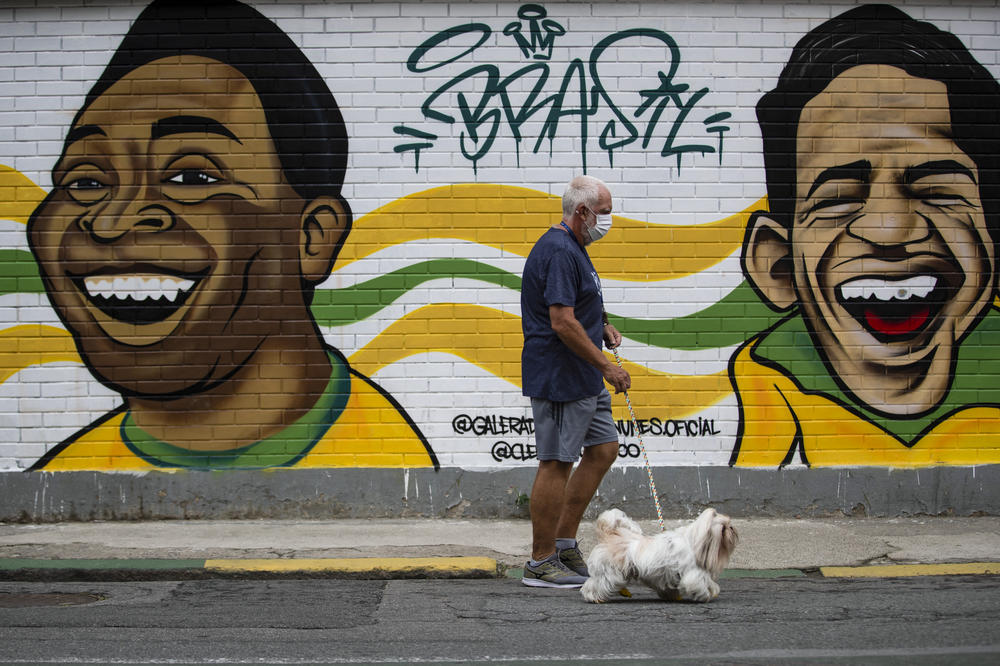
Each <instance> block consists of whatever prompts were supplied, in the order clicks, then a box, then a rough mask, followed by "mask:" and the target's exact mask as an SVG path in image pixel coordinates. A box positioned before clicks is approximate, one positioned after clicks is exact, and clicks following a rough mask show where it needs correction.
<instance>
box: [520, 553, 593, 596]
mask: <svg viewBox="0 0 1000 666" xmlns="http://www.w3.org/2000/svg"><path fill="white" fill-rule="evenodd" d="M586 582H587V579H586V578H584V577H583V576H580V575H579V574H576V573H574V572H573V571H570V570H569V569H568V568H567V567H566V565H565V564H563V563H562V562H560V561H559V557H558V556H556V555H553V556H552V557H550V558H548V559H547V560H543V561H542V562H541V563H539V565H538V566H537V567H533V566H531V562H528V563H526V564H525V565H524V575H523V576H522V577H521V583H522V584H524V585H527V586H528V587H561V588H566V589H573V588H578V587H583V584H584V583H586Z"/></svg>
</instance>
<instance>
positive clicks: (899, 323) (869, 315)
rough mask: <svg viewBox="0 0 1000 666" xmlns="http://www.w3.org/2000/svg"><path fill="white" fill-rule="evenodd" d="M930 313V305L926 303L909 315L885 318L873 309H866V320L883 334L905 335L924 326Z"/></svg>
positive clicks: (871, 326)
mask: <svg viewBox="0 0 1000 666" xmlns="http://www.w3.org/2000/svg"><path fill="white" fill-rule="evenodd" d="M930 313H931V309H930V307H928V306H926V305H925V306H923V307H919V308H917V309H916V310H914V311H913V313H912V314H910V316H909V317H905V318H896V317H893V318H892V319H883V318H882V317H880V316H879V315H878V314H877V313H875V312H874V311H873V310H865V322H866V323H867V324H868V326H869V327H870V328H872V329H873V330H875V331H876V332H878V333H881V334H882V335H905V334H908V333H913V332H914V331H916V330H917V329H918V328H920V327H921V326H923V325H924V323H926V321H927V317H929V316H930Z"/></svg>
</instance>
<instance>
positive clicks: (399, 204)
mask: <svg viewBox="0 0 1000 666" xmlns="http://www.w3.org/2000/svg"><path fill="white" fill-rule="evenodd" d="M766 207H767V200H766V198H763V199H760V200H759V201H756V202H754V204H753V205H752V206H749V207H748V208H746V209H745V210H742V211H739V212H737V213H734V214H732V215H729V216H727V217H725V218H723V219H721V220H718V221H715V222H708V223H705V224H695V225H672V224H653V223H648V222H640V221H638V220H632V219H629V218H626V217H622V216H620V215H616V216H614V225H613V226H612V227H611V232H610V233H609V234H608V235H607V237H606V238H604V239H603V240H602V241H601V242H600V243H595V244H594V245H592V246H591V247H589V248H587V251H588V252H589V253H590V258H591V259H592V260H593V262H594V266H595V268H596V269H597V272H598V273H599V274H600V275H601V277H602V278H604V279H607V280H624V281H634V282H656V281H662V280H669V279H674V278H679V277H684V276H687V275H692V274H694V273H699V272H701V271H703V270H705V269H707V268H710V267H712V266H714V265H715V264H717V263H719V262H720V261H722V260H723V259H725V258H726V257H728V256H730V255H731V254H732V253H733V252H735V251H736V250H737V249H739V247H740V245H741V244H742V242H743V233H744V230H745V229H746V224H747V220H748V219H749V218H750V215H751V214H752V213H753V211H754V210H757V209H760V208H766ZM561 216H562V205H561V200H560V197H556V196H552V195H550V194H548V193H546V192H540V191H538V190H532V189H528V188H524V187H515V186H512V185H495V184H487V183H470V184H457V185H446V186H443V187H436V188H431V189H429V190H424V191H423V192H417V193H415V194H411V195H409V196H405V197H401V198H399V199H396V200H395V201H392V202H390V203H388V204H386V205H384V206H381V207H380V208H376V209H375V210H373V211H372V212H370V213H368V214H366V215H363V216H361V217H360V218H358V219H357V220H355V221H354V226H353V227H352V228H351V233H350V235H349V236H348V238H347V242H346V243H345V244H344V247H343V249H342V250H341V252H340V254H339V255H338V257H337V265H336V268H338V269H339V268H343V267H344V266H347V265H349V264H351V263H352V262H354V261H358V260H359V259H363V258H365V257H367V256H369V255H371V254H373V253H375V252H378V251H379V250H382V249H384V248H387V247H390V246H393V245H398V244H401V243H407V242H410V241H418V240H425V239H438V238H448V239H454V240H459V241H468V242H471V243H478V244H480V245H487V246H489V247H493V248H496V249H499V250H503V251H504V252H510V253H512V254H516V255H519V256H522V257H526V256H528V253H529V252H530V251H531V248H532V246H533V245H534V243H535V241H536V240H538V237H539V236H541V235H542V233H543V232H544V231H545V230H546V229H547V228H549V227H550V226H552V225H553V224H554V223H556V222H558V221H559V219H560V217H561Z"/></svg>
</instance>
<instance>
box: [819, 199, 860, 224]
mask: <svg viewBox="0 0 1000 666" xmlns="http://www.w3.org/2000/svg"><path fill="white" fill-rule="evenodd" d="M863 206H864V201H862V200H860V199H825V200H823V201H820V202H819V203H817V204H816V205H815V206H813V207H812V208H811V209H810V210H809V213H810V214H812V215H815V216H816V217H818V218H822V219H831V218H838V217H844V216H846V215H853V214H854V213H857V212H858V211H859V210H861V208H862V207H863Z"/></svg>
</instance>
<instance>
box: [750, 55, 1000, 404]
mask: <svg viewBox="0 0 1000 666" xmlns="http://www.w3.org/2000/svg"><path fill="white" fill-rule="evenodd" d="M796 146H797V149H796V152H797V162H796V174H797V184H796V191H795V198H796V202H795V210H794V218H793V221H792V227H791V228H790V229H789V228H786V227H785V226H783V225H781V224H779V223H778V222H777V221H775V220H773V219H770V218H769V217H767V216H766V215H759V216H757V217H756V218H755V220H754V222H753V224H752V227H751V228H750V229H749V231H748V236H747V238H748V240H747V245H746V249H745V257H744V261H745V269H746V271H747V274H748V276H749V277H750V279H751V280H752V281H753V283H754V285H755V286H756V287H757V289H758V290H759V292H760V293H761V294H762V295H764V296H765V297H766V298H767V299H768V300H769V301H771V303H772V304H774V305H775V306H776V307H779V308H784V309H787V308H791V307H793V306H794V305H798V306H799V308H800V311H801V314H802V315H803V317H804V318H805V320H806V322H807V326H808V328H809V330H810V333H811V334H812V337H813V341H814V343H815V345H816V347H817V349H819V350H820V353H821V355H822V356H823V357H824V358H825V359H826V361H827V363H828V367H829V368H830V369H831V372H832V374H833V375H834V377H835V378H836V379H837V381H838V382H839V383H840V384H841V385H842V386H843V387H844V388H845V390H847V391H848V392H849V393H850V394H852V395H854V396H855V398H856V399H857V400H859V401H861V402H862V403H864V404H866V405H868V406H869V407H871V408H872V409H874V410H876V411H878V412H882V413H885V414H888V415H896V416H905V415H915V414H920V413H924V412H927V411H928V410H930V409H932V408H933V407H935V406H936V405H937V404H938V403H939V402H940V401H941V400H942V399H943V397H944V396H945V395H946V393H947V391H948V388H949V385H950V381H951V374H952V368H953V363H954V361H955V358H956V354H957V352H958V347H959V345H960V344H961V341H962V339H963V337H964V336H965V335H966V334H967V333H968V332H969V331H970V330H971V329H972V328H973V327H974V325H975V323H976V322H977V321H978V318H979V317H980V316H981V315H982V314H983V312H984V311H985V310H986V309H987V308H988V307H989V306H990V304H991V302H992V301H993V297H994V284H995V275H996V256H995V249H994V245H993V242H992V240H991V239H990V235H989V233H988V230H987V225H986V220H985V216H984V213H983V206H982V202H981V201H980V193H979V186H978V182H979V175H978V173H977V169H976V164H975V163H974V162H973V160H972V159H971V158H970V157H969V156H968V155H966V154H965V153H964V152H963V151H962V150H961V149H959V147H958V146H957V145H956V143H955V141H954V140H953V139H952V131H951V117H950V111H949V104H948V96H947V91H946V89H945V85H944V84H943V83H940V82H937V81H933V80H929V79H922V78H915V77H913V76H910V75H909V74H907V73H906V72H904V71H903V70H901V69H898V68H896V67H892V66H889V65H863V66H857V67H853V68H851V69H848V70H847V71H846V72H844V73H842V74H841V75H839V76H837V77H836V78H835V79H833V81H831V82H830V84H829V85H827V87H826V88H825V89H824V90H823V91H822V92H820V93H819V94H818V95H816V96H815V97H814V98H813V99H812V100H811V101H809V103H808V104H806V106H805V108H804V109H803V111H802V114H801V117H800V120H799V124H798V131H797V137H796Z"/></svg>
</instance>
